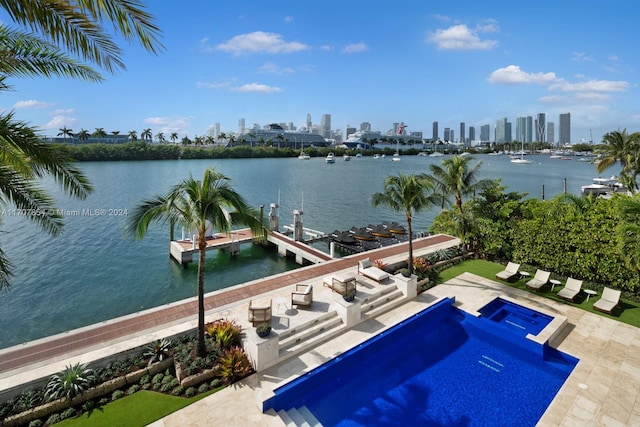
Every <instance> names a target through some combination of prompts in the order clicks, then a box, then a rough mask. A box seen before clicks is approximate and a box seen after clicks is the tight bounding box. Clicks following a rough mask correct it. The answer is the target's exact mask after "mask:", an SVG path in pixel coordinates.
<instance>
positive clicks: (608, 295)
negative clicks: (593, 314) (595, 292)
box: [593, 288, 622, 314]
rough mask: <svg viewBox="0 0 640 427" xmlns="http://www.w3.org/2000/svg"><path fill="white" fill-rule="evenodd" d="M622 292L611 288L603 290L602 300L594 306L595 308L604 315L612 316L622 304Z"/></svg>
mask: <svg viewBox="0 0 640 427" xmlns="http://www.w3.org/2000/svg"><path fill="white" fill-rule="evenodd" d="M621 293H622V292H621V291H617V290H615V289H611V288H604V289H603V290H602V298H600V299H599V300H598V301H596V302H595V303H594V304H593V308H594V309H595V310H598V311H602V312H603V313H607V314H611V313H612V312H613V310H614V309H615V308H616V306H617V305H618V303H619V302H620V294H621Z"/></svg>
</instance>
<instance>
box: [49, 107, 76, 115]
mask: <svg viewBox="0 0 640 427" xmlns="http://www.w3.org/2000/svg"><path fill="white" fill-rule="evenodd" d="M75 113H76V110H74V109H73V108H66V109H58V110H53V111H52V112H51V115H53V116H68V115H70V114H75Z"/></svg>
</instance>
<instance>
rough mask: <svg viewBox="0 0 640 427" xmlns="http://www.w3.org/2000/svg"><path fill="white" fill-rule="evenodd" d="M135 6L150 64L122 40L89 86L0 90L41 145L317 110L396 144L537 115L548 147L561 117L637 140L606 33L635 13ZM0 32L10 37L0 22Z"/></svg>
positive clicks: (611, 34) (576, 128)
mask: <svg viewBox="0 0 640 427" xmlns="http://www.w3.org/2000/svg"><path fill="white" fill-rule="evenodd" d="M512 6H513V7H512ZM147 7H148V10H149V12H150V13H152V14H153V15H154V16H155V18H156V23H157V24H158V26H159V27H160V28H161V29H162V31H163V34H164V37H163V43H164V44H165V46H166V50H165V51H164V52H162V53H160V54H159V55H158V56H153V55H150V54H148V53H147V52H145V51H144V50H143V49H141V48H139V47H137V46H133V45H128V44H127V43H126V42H124V43H123V47H124V50H125V55H124V62H125V64H126V66H127V70H126V71H121V72H118V73H117V74H116V75H105V77H106V81H105V82H104V83H102V84H92V83H86V82H82V81H75V80H69V79H58V78H55V79H44V78H34V79H26V78H10V79H8V81H7V83H8V84H10V85H11V86H12V89H13V90H12V91H4V92H3V93H2V97H0V109H2V110H4V111H11V110H14V111H15V112H16V117H17V118H18V119H20V120H25V121H27V122H29V123H31V124H33V125H35V126H37V127H39V128H40V129H41V130H42V131H43V133H45V134H47V135H54V134H57V131H58V130H59V129H61V128H63V127H67V128H71V129H74V130H79V129H81V128H83V129H87V130H89V131H93V130H94V129H95V128H104V129H105V131H107V132H110V131H114V130H118V131H120V132H121V133H126V132H128V131H130V130H137V131H138V133H139V132H140V131H141V130H142V129H146V128H150V129H152V130H153V131H154V133H158V132H163V133H164V134H165V135H169V134H171V133H173V132H177V133H178V134H179V135H180V137H182V136H189V137H190V138H193V137H194V136H196V135H205V134H206V132H207V129H209V128H210V127H212V126H213V125H214V124H215V123H220V124H221V131H222V132H235V131H236V130H237V126H238V120H239V119H240V118H244V119H245V120H246V123H247V124H248V125H247V127H249V126H250V125H249V124H253V123H260V124H263V125H264V124H268V123H282V122H286V123H293V124H294V126H296V127H298V128H299V127H302V126H305V125H306V122H307V120H306V117H307V114H310V115H311V116H312V117H313V118H314V120H313V121H314V124H321V122H322V120H321V118H322V115H323V114H330V115H331V123H330V126H331V129H334V130H335V129H345V128H346V127H347V125H350V126H351V127H359V124H360V123H362V122H368V123H370V124H371V128H372V129H376V130H380V131H381V132H386V131H387V130H388V129H390V128H391V126H392V124H393V123H396V122H404V123H406V124H407V125H408V127H407V129H406V131H407V133H411V132H421V133H422V135H423V137H424V138H429V137H430V136H431V134H432V123H433V122H434V121H438V122H439V123H440V125H441V127H442V128H444V127H445V126H446V127H450V129H451V130H452V131H453V132H454V134H456V135H460V134H461V130H462V129H461V128H460V123H465V126H466V127H465V132H467V135H465V136H466V137H468V131H469V130H470V129H471V127H473V128H474V130H475V131H476V135H477V134H478V129H481V127H482V126H484V125H485V124H490V125H491V127H492V128H493V127H494V126H495V124H496V120H498V119H499V118H501V117H512V120H514V119H515V118H517V117H523V116H535V115H536V114H537V113H538V112H545V113H546V117H547V120H548V121H549V122H553V123H554V124H555V131H556V132H555V133H556V140H557V139H558V138H559V135H558V131H559V115H560V114H562V113H565V112H568V111H570V112H571V139H572V142H579V141H580V140H581V139H582V140H589V139H591V138H593V141H594V142H595V143H597V142H599V141H600V140H601V137H602V136H603V135H604V134H605V133H606V132H609V131H612V130H618V129H625V128H626V129H627V130H628V131H630V132H631V131H638V130H640V108H639V107H638V106H637V102H636V101H635V100H636V99H637V98H638V90H639V89H638V88H639V85H638V68H639V64H640V59H638V58H637V55H636V54H635V48H634V44H633V42H632V40H633V33H632V30H631V29H630V27H629V26H626V25H619V23H621V22H625V18H626V17H627V16H631V15H633V12H634V11H637V10H638V9H640V6H638V5H636V4H627V3H622V2H620V1H619V0H613V3H611V2H609V3H607V4H606V5H605V4H602V5H600V4H597V5H590V7H588V8H583V9H581V17H580V19H576V17H575V10H574V8H573V7H572V5H570V4H562V5H558V4H557V3H556V2H551V1H541V2H538V3H536V7H531V6H524V5H517V6H516V5H510V7H509V8H505V7H504V5H503V4H502V3H501V2H497V1H495V0H492V1H487V2H482V3H478V2H472V1H461V2H446V3H442V4H432V3H431V2H429V3H427V4H409V5H403V6H402V7H397V8H388V7H384V8H383V7H378V6H377V5H367V6H366V7H363V5H360V4H352V3H346V4H345V3H344V2H341V3H337V2H334V1H333V0H328V1H327V2H324V3H323V5H322V7H317V8H308V7H306V6H305V5H303V4H298V3H296V2H292V1H283V2H279V3H278V4H277V5H271V4H263V3H262V2H256V1H240V2H234V3H228V4H227V3H224V2H223V3H222V4H220V3H217V4H215V5H214V4H211V5H209V4H204V5H203V4H202V3H196V2H193V1H185V2H183V3H181V6H180V7H179V8H176V7H173V6H172V4H171V3H164V2H148V4H147ZM0 20H1V21H2V22H3V23H5V24H8V25H12V23H11V21H10V19H8V18H7V17H6V16H5V15H0ZM383 27H384V28H383ZM596 28H606V30H602V31H596V30H595V29H596ZM328 29H330V31H328ZM383 29H384V31H383ZM534 131H535V130H534ZM591 135H592V136H591ZM476 139H479V138H478V137H477V138H476Z"/></svg>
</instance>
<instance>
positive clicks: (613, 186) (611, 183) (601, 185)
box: [581, 176, 627, 197]
mask: <svg viewBox="0 0 640 427" xmlns="http://www.w3.org/2000/svg"><path fill="white" fill-rule="evenodd" d="M626 192H627V189H626V188H625V187H624V185H622V184H621V183H620V181H618V179H617V178H616V177H615V176H612V177H611V178H600V177H598V178H593V183H592V184H589V185H583V186H582V187H581V193H582V195H583V196H589V195H594V196H597V197H610V196H612V195H613V194H614V193H626Z"/></svg>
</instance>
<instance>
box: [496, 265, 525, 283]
mask: <svg viewBox="0 0 640 427" xmlns="http://www.w3.org/2000/svg"><path fill="white" fill-rule="evenodd" d="M519 269H520V264H516V263H514V262H511V261H509V263H508V264H507V266H506V267H505V269H504V270H502V271H501V272H500V273H498V274H496V278H497V279H501V280H506V281H509V280H511V279H512V278H514V277H517V275H518V270H519Z"/></svg>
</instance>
